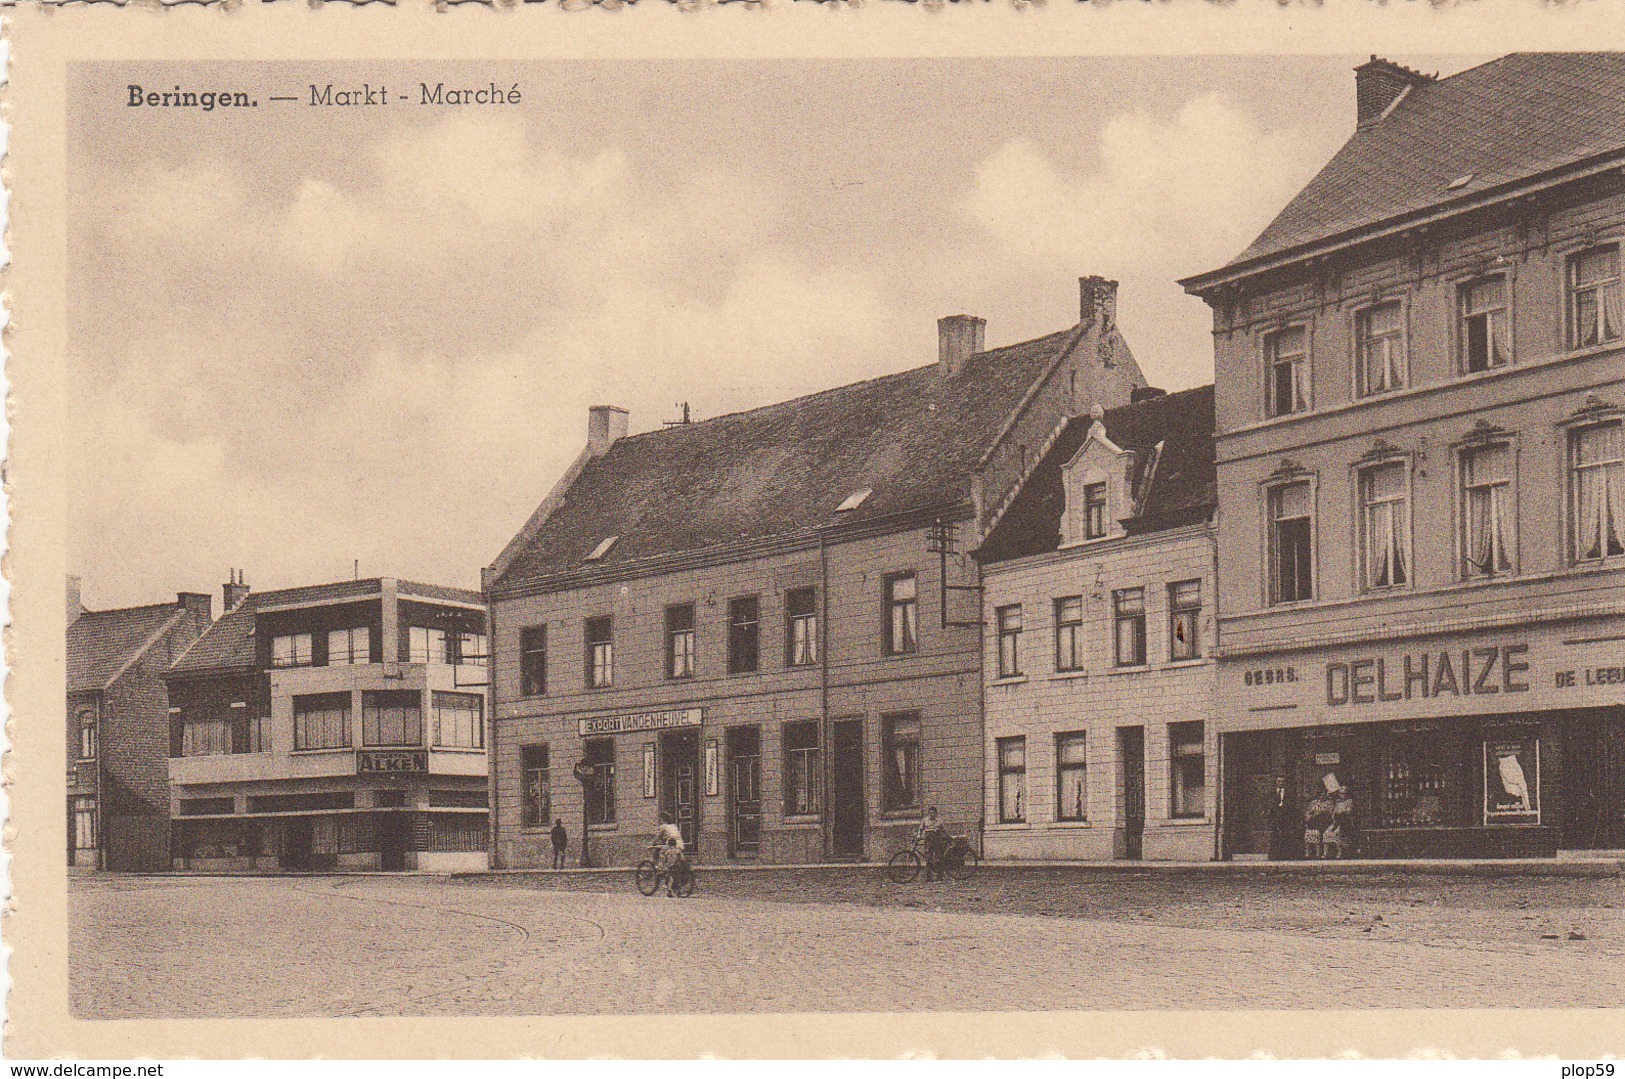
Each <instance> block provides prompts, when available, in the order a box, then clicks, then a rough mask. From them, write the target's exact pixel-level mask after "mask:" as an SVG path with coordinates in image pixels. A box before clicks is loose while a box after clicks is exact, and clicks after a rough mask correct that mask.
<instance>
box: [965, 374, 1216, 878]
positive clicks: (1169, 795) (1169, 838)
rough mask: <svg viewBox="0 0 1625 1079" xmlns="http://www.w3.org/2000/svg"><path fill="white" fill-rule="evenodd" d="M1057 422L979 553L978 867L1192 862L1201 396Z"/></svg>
mask: <svg viewBox="0 0 1625 1079" xmlns="http://www.w3.org/2000/svg"><path fill="white" fill-rule="evenodd" d="M1135 397H1136V400H1135V401H1134V402H1133V403H1132V404H1128V405H1124V406H1121V407H1118V408H1113V409H1106V410H1104V411H1099V410H1097V411H1096V412H1095V414H1094V415H1093V416H1082V417H1077V418H1073V419H1068V420H1064V421H1062V423H1061V424H1059V425H1058V426H1057V428H1056V430H1055V431H1054V432H1053V434H1052V436H1051V437H1050V439H1049V440H1048V445H1047V447H1046V448H1045V449H1044V450H1043V453H1042V455H1041V456H1040V457H1039V458H1038V460H1037V462H1036V464H1035V466H1034V468H1033V469H1032V471H1031V472H1030V473H1029V474H1028V475H1027V476H1026V477H1025V478H1024V480H1023V481H1022V483H1021V485H1020V487H1019V489H1018V492H1017V493H1016V495H1015V497H1014V498H1013V499H1011V501H1010V503H1009V505H1008V506H1007V507H1006V509H1005V510H1004V512H1003V513H1001V514H1000V515H999V518H998V520H997V522H996V523H995V524H994V525H993V527H992V529H991V530H990V531H989V533H988V536H987V539H986V541H985V542H984V543H983V545H982V547H981V549H980V551H978V553H977V557H978V559H979V561H980V562H981V563H982V581H983V588H984V592H983V618H984V621H985V623H986V625H987V627H988V628H987V633H986V637H985V648H986V654H985V655H984V657H983V661H982V662H983V669H984V672H985V673H984V687H985V688H984V695H985V701H984V707H985V710H986V724H987V736H988V737H987V748H986V756H985V764H984V776H985V782H984V791H985V799H986V809H985V812H986V815H987V822H988V823H987V838H986V843H985V853H986V854H987V856H988V857H990V858H1010V859H1023V858H1026V859H1112V858H1128V859H1138V858H1145V859H1148V860H1158V859H1160V860H1177V861H1207V860H1210V859H1212V858H1213V857H1214V855H1215V853H1216V852H1215V844H1214V821H1215V819H1216V809H1217V800H1216V791H1217V786H1218V784H1217V783H1216V782H1215V778H1216V771H1215V761H1216V749H1217V738H1216V735H1215V733H1214V724H1213V705H1214V701H1213V696H1214V694H1213V689H1214V681H1215V667H1214V660H1213V648H1214V644H1215V638H1216V625H1215V618H1214V593H1215V587H1216V580H1215V570H1214V563H1215V557H1214V555H1215V547H1214V524H1213V513H1214V504H1215V489H1214V488H1215V481H1214V468H1213V435H1212V431H1213V387H1212V386H1204V387H1202V388H1200V389H1195V390H1186V391H1183V392H1181V393H1175V394H1169V395H1162V394H1161V393H1160V392H1159V391H1156V390H1145V391H1139V392H1137V393H1136V394H1135Z"/></svg>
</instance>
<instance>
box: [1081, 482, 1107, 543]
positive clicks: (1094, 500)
mask: <svg viewBox="0 0 1625 1079" xmlns="http://www.w3.org/2000/svg"><path fill="white" fill-rule="evenodd" d="M1105 534H1106V485H1105V484H1104V483H1086V484H1084V486H1083V538H1084V539H1099V538H1101V537H1102V536H1104V535H1105Z"/></svg>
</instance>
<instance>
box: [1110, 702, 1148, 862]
mask: <svg viewBox="0 0 1625 1079" xmlns="http://www.w3.org/2000/svg"><path fill="white" fill-rule="evenodd" d="M1117 758H1118V760H1120V761H1121V762H1122V770H1123V857H1124V858H1126V859H1128V860H1129V861H1133V862H1137V861H1139V860H1140V859H1141V858H1143V857H1144V856H1145V728H1144V727H1119V728H1117Z"/></svg>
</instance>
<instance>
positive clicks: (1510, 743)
mask: <svg viewBox="0 0 1625 1079" xmlns="http://www.w3.org/2000/svg"><path fill="white" fill-rule="evenodd" d="M1484 823H1485V824H1539V823H1540V739H1539V738H1536V737H1534V736H1533V735H1524V734H1518V733H1514V732H1507V733H1498V734H1496V735H1495V736H1494V737H1491V738H1487V739H1485V741H1484Z"/></svg>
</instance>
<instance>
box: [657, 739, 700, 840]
mask: <svg viewBox="0 0 1625 1079" xmlns="http://www.w3.org/2000/svg"><path fill="white" fill-rule="evenodd" d="M660 761H661V765H660V811H661V812H662V813H667V814H670V816H671V819H672V820H674V821H676V822H677V829H678V831H680V832H682V834H683V846H684V847H685V848H686V849H687V850H690V851H697V850H698V849H699V797H698V795H699V784H698V781H697V780H698V776H699V772H700V732H699V731H696V730H686V731H667V732H665V733H664V734H662V735H661V736H660Z"/></svg>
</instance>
